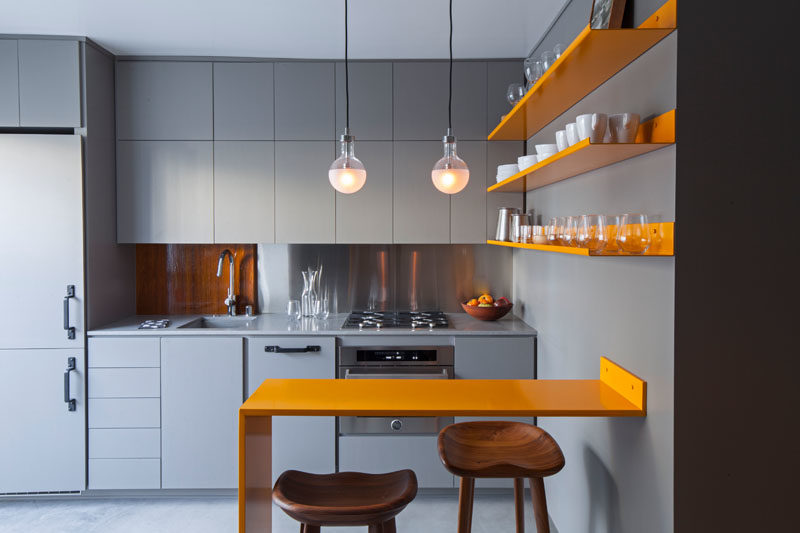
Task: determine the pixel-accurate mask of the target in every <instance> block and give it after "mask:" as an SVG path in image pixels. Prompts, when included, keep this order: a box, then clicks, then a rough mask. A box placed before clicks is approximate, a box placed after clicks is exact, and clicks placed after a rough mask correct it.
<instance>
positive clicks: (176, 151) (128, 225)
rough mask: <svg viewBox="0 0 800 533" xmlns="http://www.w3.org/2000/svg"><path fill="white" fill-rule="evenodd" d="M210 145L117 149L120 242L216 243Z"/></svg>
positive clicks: (139, 144)
mask: <svg viewBox="0 0 800 533" xmlns="http://www.w3.org/2000/svg"><path fill="white" fill-rule="evenodd" d="M213 150H214V147H213V143H212V142H210V141H120V142H118V143H117V241H118V242H121V243H126V242H127V243H210V242H214V220H213V219H214V179H213V172H214V163H213V160H214V157H213Z"/></svg>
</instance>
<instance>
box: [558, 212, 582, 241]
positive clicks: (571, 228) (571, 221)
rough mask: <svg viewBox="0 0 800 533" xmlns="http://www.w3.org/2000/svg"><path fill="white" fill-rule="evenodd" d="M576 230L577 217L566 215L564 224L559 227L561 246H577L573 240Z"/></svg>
mask: <svg viewBox="0 0 800 533" xmlns="http://www.w3.org/2000/svg"><path fill="white" fill-rule="evenodd" d="M577 231H578V217H566V218H565V219H564V225H563V226H562V227H561V237H560V239H559V240H560V241H561V246H577V245H578V243H577V242H576V240H575V237H576V233H577Z"/></svg>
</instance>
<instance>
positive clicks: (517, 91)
mask: <svg viewBox="0 0 800 533" xmlns="http://www.w3.org/2000/svg"><path fill="white" fill-rule="evenodd" d="M523 96H525V88H524V87H523V86H522V84H521V83H512V84H511V85H509V86H508V89H507V90H506V100H508V103H509V104H511V105H517V102H519V101H520V100H522V97H523Z"/></svg>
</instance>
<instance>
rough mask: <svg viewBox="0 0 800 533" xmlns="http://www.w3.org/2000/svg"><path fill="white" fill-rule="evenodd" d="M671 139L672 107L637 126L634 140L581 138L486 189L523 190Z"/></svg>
mask: <svg viewBox="0 0 800 533" xmlns="http://www.w3.org/2000/svg"><path fill="white" fill-rule="evenodd" d="M674 143H675V110H674V109H673V110H672V111H669V112H667V113H664V114H663V115H660V116H658V117H656V118H654V119H653V120H650V121H648V122H645V123H643V124H642V125H641V126H640V127H639V133H638V134H637V138H636V142H634V143H628V144H623V143H613V144H612V143H598V144H593V143H590V142H589V139H584V140H582V141H581V142H579V143H578V144H575V145H573V146H570V147H569V148H567V149H566V150H563V151H561V152H558V153H557V154H556V155H554V156H553V157H549V158H547V159H545V160H544V161H542V162H540V163H536V164H535V165H533V166H531V167H528V168H526V169H524V170H522V171H520V172H517V173H516V174H514V175H513V176H511V177H509V178H507V179H505V180H503V181H501V182H499V183H497V184H495V185H492V186H491V187H489V188H488V189H487V191H488V192H492V191H498V192H525V191H532V190H533V189H538V188H539V187H544V186H545V185H550V184H551V183H555V182H557V181H562V180H565V179H567V178H571V177H573V176H577V175H579V174H583V173H584V172H589V171H591V170H596V169H598V168H602V167H606V166H608V165H612V164H614V163H618V162H620V161H624V160H626V159H630V158H632V157H636V156H638V155H642V154H646V153H648V152H653V151H655V150H660V149H661V148H664V147H667V146H671V145H672V144H674Z"/></svg>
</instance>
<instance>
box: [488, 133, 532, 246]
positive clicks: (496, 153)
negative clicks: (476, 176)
mask: <svg viewBox="0 0 800 533" xmlns="http://www.w3.org/2000/svg"><path fill="white" fill-rule="evenodd" d="M486 144H487V146H486V187H491V186H492V185H494V184H495V183H497V167H498V165H504V164H508V163H516V162H517V158H518V157H519V156H521V155H522V151H523V146H524V142H523V141H488V142H487V143H486ZM485 196H486V238H487V239H494V238H495V237H496V236H497V218H498V209H499V208H500V207H516V208H517V209H522V198H523V195H522V194H519V193H516V192H491V193H488V194H485Z"/></svg>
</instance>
